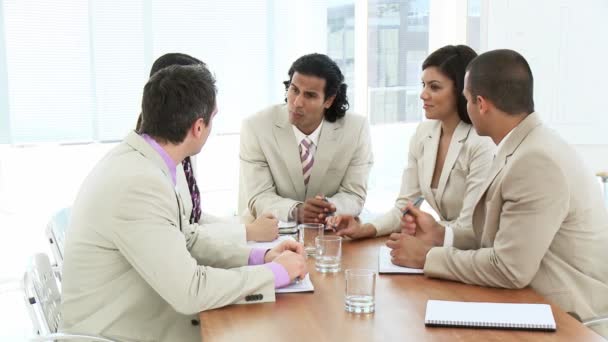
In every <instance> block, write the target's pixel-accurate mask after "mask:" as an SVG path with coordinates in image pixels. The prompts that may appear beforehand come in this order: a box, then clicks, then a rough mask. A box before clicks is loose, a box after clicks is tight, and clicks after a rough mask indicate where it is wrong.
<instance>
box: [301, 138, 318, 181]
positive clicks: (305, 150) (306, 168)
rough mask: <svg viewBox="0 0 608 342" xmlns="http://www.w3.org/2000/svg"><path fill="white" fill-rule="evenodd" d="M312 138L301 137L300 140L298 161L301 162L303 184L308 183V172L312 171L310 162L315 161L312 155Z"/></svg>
mask: <svg viewBox="0 0 608 342" xmlns="http://www.w3.org/2000/svg"><path fill="white" fill-rule="evenodd" d="M312 145H313V144H312V140H310V139H309V138H308V137H306V138H304V139H302V141H301V142H300V161H301V162H302V175H303V176H304V185H306V186H307V185H308V181H309V180H310V174H311V173H312V164H314V162H315V158H314V157H313V156H312V151H311V150H310V149H311V147H312Z"/></svg>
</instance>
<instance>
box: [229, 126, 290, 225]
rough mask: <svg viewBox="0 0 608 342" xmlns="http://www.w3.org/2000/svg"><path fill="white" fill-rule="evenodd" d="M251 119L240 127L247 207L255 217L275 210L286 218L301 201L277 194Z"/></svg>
mask: <svg viewBox="0 0 608 342" xmlns="http://www.w3.org/2000/svg"><path fill="white" fill-rule="evenodd" d="M251 125H252V124H251V122H250V120H244V121H243V124H242V127H241V142H240V153H239V154H240V167H241V172H240V173H241V175H240V177H241V178H242V181H241V186H243V188H244V197H245V199H246V201H247V207H248V209H249V211H250V212H251V214H252V215H253V217H258V216H259V215H261V214H263V213H264V212H269V211H275V212H276V213H277V215H278V218H279V219H280V220H282V221H287V217H288V215H289V209H290V208H292V207H293V206H294V205H296V204H297V203H298V201H295V200H292V199H290V198H285V197H281V196H279V195H278V194H277V190H276V185H275V183H274V179H273V177H272V174H271V172H270V167H269V166H268V160H267V159H266V156H265V155H264V152H263V151H262V147H261V146H260V142H259V140H258V137H257V136H256V134H255V132H254V129H253V127H251Z"/></svg>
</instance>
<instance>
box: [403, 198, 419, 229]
mask: <svg viewBox="0 0 608 342" xmlns="http://www.w3.org/2000/svg"><path fill="white" fill-rule="evenodd" d="M422 202H424V197H422V196H418V197H417V198H416V199H415V200H414V201H413V202H410V203H411V206H413V207H415V208H419V207H420V205H422ZM408 205H410V204H408ZM409 212H410V209H408V207H407V206H406V207H405V208H404V209H403V210H402V213H403V214H402V215H401V232H402V233H406V234H409V235H416V225H415V221H414V218H413V217H412V216H411V215H408V213H409ZM411 227H414V228H413V229H411Z"/></svg>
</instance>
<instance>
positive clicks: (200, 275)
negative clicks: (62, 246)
mask: <svg viewBox="0 0 608 342" xmlns="http://www.w3.org/2000/svg"><path fill="white" fill-rule="evenodd" d="M129 186H130V187H131V188H130V189H127V191H124V192H123V195H122V196H121V197H122V198H118V199H117V200H116V201H115V203H114V205H116V206H118V209H117V210H118V212H119V213H120V214H119V215H117V217H116V218H115V219H114V222H113V224H112V227H113V230H112V239H113V241H114V243H115V245H116V246H117V248H118V249H119V250H120V252H121V254H122V255H123V256H124V258H125V259H126V260H127V261H128V262H129V263H130V264H131V265H132V266H133V268H134V269H135V270H136V271H137V272H138V273H139V274H140V276H141V277H142V278H143V279H144V280H145V281H146V282H147V283H148V284H149V285H150V286H151V287H152V288H153V289H154V290H155V291H156V292H157V293H158V294H159V295H160V296H161V297H163V299H165V300H166V301H167V302H168V303H169V304H170V305H171V306H172V307H173V308H174V309H175V310H176V311H178V312H180V313H183V314H194V313H197V312H200V311H204V310H209V309H212V308H217V307H222V306H225V305H229V304H233V303H238V302H245V301H244V299H245V296H248V295H251V294H262V295H263V301H273V300H274V277H273V274H272V272H271V271H270V270H269V269H267V268H266V267H265V266H263V265H260V266H245V265H247V261H248V255H249V249H248V248H246V247H239V246H235V245H232V244H228V243H218V242H217V241H215V240H212V239H208V238H204V234H202V235H201V234H200V229H191V228H188V227H190V225H189V224H187V222H185V221H184V224H185V225H184V226H183V227H181V228H182V229H183V232H182V231H181V230H180V213H179V209H178V204H177V203H178V200H177V197H176V193H175V192H174V189H173V188H171V187H170V186H169V185H168V184H164V183H163V182H159V180H158V177H146V175H143V176H142V177H140V178H139V179H138V181H137V183H136V184H133V183H132V184H130V185H129ZM185 235H186V236H185ZM215 267H218V268H215ZM228 268H229V269H228Z"/></svg>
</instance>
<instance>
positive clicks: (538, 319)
mask: <svg viewBox="0 0 608 342" xmlns="http://www.w3.org/2000/svg"><path fill="white" fill-rule="evenodd" d="M424 324H425V325H427V326H452V327H472V328H498V329H526V330H549V331H555V329H556V325H555V319H554V318H553V312H552V311H551V306H550V305H548V304H512V303H475V302H451V301H443V300H429V301H428V302H427V303H426V316H425V318H424Z"/></svg>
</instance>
